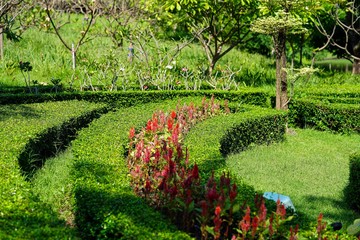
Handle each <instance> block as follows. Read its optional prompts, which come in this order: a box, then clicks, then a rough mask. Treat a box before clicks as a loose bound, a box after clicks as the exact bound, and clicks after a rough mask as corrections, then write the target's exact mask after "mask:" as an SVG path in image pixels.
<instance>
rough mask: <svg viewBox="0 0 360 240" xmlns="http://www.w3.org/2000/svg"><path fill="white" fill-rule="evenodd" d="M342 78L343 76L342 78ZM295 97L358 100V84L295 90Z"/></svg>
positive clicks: (359, 91) (359, 88)
mask: <svg viewBox="0 0 360 240" xmlns="http://www.w3.org/2000/svg"><path fill="white" fill-rule="evenodd" d="M342 77H343V76H342ZM297 95H299V96H301V97H314V96H318V97H320V96H321V97H332V98H359V97H360V85H359V84H342V85H339V84H334V85H325V84H324V85H316V86H312V87H307V88H300V89H298V90H297Z"/></svg>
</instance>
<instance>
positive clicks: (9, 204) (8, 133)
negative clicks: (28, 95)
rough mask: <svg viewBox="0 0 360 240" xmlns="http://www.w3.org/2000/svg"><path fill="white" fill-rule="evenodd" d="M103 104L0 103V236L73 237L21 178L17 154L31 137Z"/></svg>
mask: <svg viewBox="0 0 360 240" xmlns="http://www.w3.org/2000/svg"><path fill="white" fill-rule="evenodd" d="M102 107H103V105H99V104H94V103H87V102H85V101H82V102H79V101H67V102H55V103H42V104H23V105H21V104H20V105H5V106H0V113H1V114H0V126H1V127H0V138H1V145H0V149H1V150H0V159H1V167H0V176H1V178H0V181H1V184H0V189H1V190H0V192H1V194H0V202H1V205H0V216H1V218H0V238H2V239H9V238H10V239H11V238H15V239H16V238H18V239H24V238H34V239H36V238H74V237H75V236H76V233H75V232H74V231H73V229H71V228H68V227H66V226H65V222H64V221H62V220H59V219H58V217H57V213H55V212H53V211H52V210H51V208H50V207H48V206H46V205H44V204H43V203H42V202H40V201H39V200H38V199H37V198H36V196H35V195H34V194H33V192H32V190H31V184H30V182H27V181H25V178H24V176H23V175H22V174H21V172H20V170H19V165H18V157H19V155H20V153H21V152H22V151H23V150H24V148H25V146H26V144H27V143H28V142H29V141H30V140H31V139H36V138H37V136H39V134H41V133H42V132H44V131H46V130H47V129H48V128H51V127H55V126H58V125H61V124H62V123H63V122H65V121H68V120H70V119H72V118H76V117H77V116H80V115H82V114H85V113H86V112H89V111H92V110H95V109H100V108H102Z"/></svg>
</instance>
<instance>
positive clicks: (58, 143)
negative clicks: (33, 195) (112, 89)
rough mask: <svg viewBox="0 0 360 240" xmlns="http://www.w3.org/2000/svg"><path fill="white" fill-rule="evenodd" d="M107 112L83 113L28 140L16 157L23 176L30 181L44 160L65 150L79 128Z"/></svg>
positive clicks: (106, 109)
mask: <svg viewBox="0 0 360 240" xmlns="http://www.w3.org/2000/svg"><path fill="white" fill-rule="evenodd" d="M107 111H108V108H107V107H102V108H98V109H94V110H92V111H89V112H85V113H84V114H82V115H80V116H78V117H74V118H71V119H69V120H66V121H65V122H63V123H62V124H61V125H58V126H54V127H51V128H48V129H46V130H45V131H43V132H41V133H39V134H38V135H37V136H35V137H34V138H32V139H30V140H29V142H28V143H27V144H26V146H25V147H24V149H23V151H22V152H21V153H20V155H19V157H18V161H19V166H20V168H21V171H22V173H23V175H24V176H25V177H26V178H27V179H31V177H32V176H33V174H34V173H35V171H36V170H37V169H39V168H41V167H42V166H43V165H44V163H45V161H46V159H48V158H51V157H54V156H56V155H57V154H58V153H59V152H61V151H63V150H65V149H66V148H67V147H68V146H69V144H70V142H71V141H72V140H74V139H75V138H76V135H77V132H78V131H79V130H80V129H81V128H84V127H87V126H88V125H89V124H90V122H91V121H93V120H94V119H96V118H99V117H100V116H101V114H104V113H106V112H107Z"/></svg>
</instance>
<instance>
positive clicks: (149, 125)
mask: <svg viewBox="0 0 360 240" xmlns="http://www.w3.org/2000/svg"><path fill="white" fill-rule="evenodd" d="M151 129H152V122H151V120H150V119H149V120H148V121H147V124H146V131H148V132H149V131H151Z"/></svg>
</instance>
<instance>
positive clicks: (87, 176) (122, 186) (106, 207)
mask: <svg viewBox="0 0 360 240" xmlns="http://www.w3.org/2000/svg"><path fill="white" fill-rule="evenodd" d="M178 100H179V99H174V100H172V101H163V102H162V103H151V104H143V105H139V106H134V107H129V108H120V109H119V110H118V111H116V112H110V113H108V114H106V115H104V116H102V117H101V118H99V119H97V120H95V121H94V122H92V123H91V124H90V126H89V128H87V129H84V130H82V131H81V132H80V133H79V136H78V137H77V139H76V140H74V141H73V143H72V150H73V154H74V156H75V158H74V170H73V173H72V176H73V178H74V190H73V192H74V199H75V206H74V208H75V222H76V224H77V226H78V228H79V231H80V232H81V236H82V237H83V238H86V239H94V238H95V239H100V238H124V239H146V238H147V239H176V238H178V239H188V238H190V237H189V236H187V235H186V234H185V233H182V232H179V231H178V230H176V227H175V226H174V225H172V224H171V223H170V222H169V220H168V219H166V218H165V217H164V216H163V215H162V214H160V213H159V212H157V211H155V210H154V209H152V208H151V207H150V206H148V205H147V204H146V203H145V202H144V201H143V200H142V199H141V198H139V197H137V196H136V195H135V194H134V192H133V191H132V189H131V187H130V181H129V178H128V167H127V164H126V161H125V159H124V156H125V154H126V153H127V152H126V149H125V147H124V146H126V145H127V143H128V133H129V129H130V128H131V127H142V126H144V125H145V124H146V121H147V119H149V118H151V117H152V114H153V112H154V111H156V110H159V109H162V110H164V111H168V110H170V109H175V107H176V105H177V103H178ZM192 101H195V102H200V101H201V98H197V99H194V98H190V99H182V101H181V102H192Z"/></svg>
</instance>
